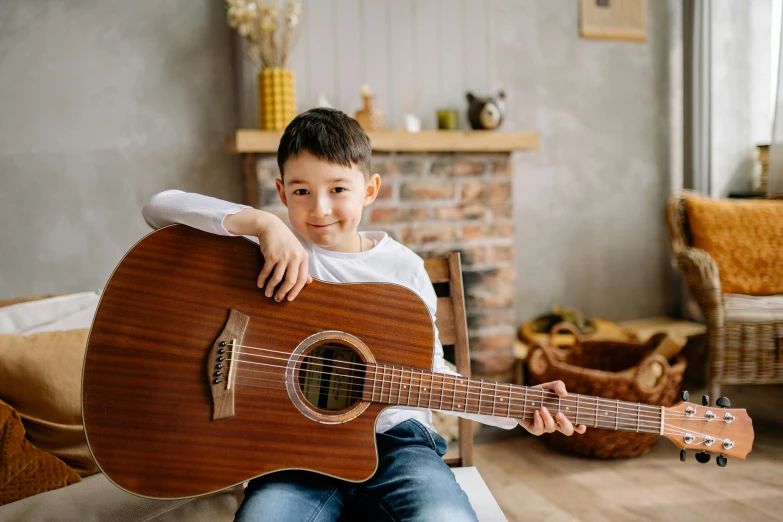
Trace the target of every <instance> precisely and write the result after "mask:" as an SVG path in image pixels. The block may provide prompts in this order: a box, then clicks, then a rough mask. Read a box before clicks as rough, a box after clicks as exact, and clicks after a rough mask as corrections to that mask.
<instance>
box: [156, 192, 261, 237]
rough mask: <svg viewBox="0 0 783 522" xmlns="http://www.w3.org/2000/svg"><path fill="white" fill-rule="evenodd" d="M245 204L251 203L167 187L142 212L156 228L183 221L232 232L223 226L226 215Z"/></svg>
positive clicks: (222, 233)
mask: <svg viewBox="0 0 783 522" xmlns="http://www.w3.org/2000/svg"><path fill="white" fill-rule="evenodd" d="M245 208H251V207H248V206H247V205H239V204H236V203H230V202H228V201H223V200H222V199H217V198H212V197H209V196H204V195H202V194H194V193H190V192H182V191H181V190H167V191H165V192H161V193H160V194H155V195H154V196H152V198H150V201H149V203H147V204H146V205H144V208H142V210H141V214H142V216H144V220H145V221H146V222H147V224H148V225H149V226H150V227H152V228H154V229H156V230H157V229H159V228H162V227H165V226H167V225H172V224H174V223H181V224H183V225H188V226H190V227H193V228H197V229H199V230H203V231H204V232H209V233H211V234H218V235H220V236H230V235H232V233H231V232H230V231H228V230H227V229H226V228H225V227H224V226H223V225H224V220H225V218H226V217H227V216H230V215H233V214H236V213H238V212H240V211H241V210H242V209H245ZM243 235H244V234H243ZM248 235H251V236H255V234H248ZM253 239H255V237H253Z"/></svg>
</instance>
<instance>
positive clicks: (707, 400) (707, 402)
mask: <svg viewBox="0 0 783 522" xmlns="http://www.w3.org/2000/svg"><path fill="white" fill-rule="evenodd" d="M701 405H702V406H709V405H710V396H709V395H702V396H701Z"/></svg>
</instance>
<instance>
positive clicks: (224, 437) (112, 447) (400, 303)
mask: <svg viewBox="0 0 783 522" xmlns="http://www.w3.org/2000/svg"><path fill="white" fill-rule="evenodd" d="M262 263H263V258H262V256H261V253H260V252H259V248H258V246H257V245H256V244H254V243H252V242H250V241H248V240H246V239H244V238H241V237H240V238H238V237H223V236H216V235H212V234H207V233H204V232H200V231H197V230H195V229H192V228H189V227H186V226H182V225H174V226H170V227H166V228H164V229H161V230H159V231H157V232H154V233H152V234H150V235H148V236H147V237H145V238H144V239H142V240H141V241H140V242H139V243H137V244H136V245H135V246H134V247H133V248H132V249H131V251H130V252H128V254H127V255H126V257H125V258H124V259H123V260H122V261H121V263H120V264H119V265H118V266H117V268H116V269H115V271H114V273H113V274H112V276H111V278H110V280H109V282H108V284H107V286H106V289H105V291H104V293H103V296H102V298H101V301H100V304H99V306H98V310H97V312H96V316H95V319H94V321H93V325H92V329H91V332H90V337H89V342H88V346H87V353H86V357H85V365H84V377H83V392H82V394H83V395H82V401H83V417H84V419H83V420H84V427H85V432H86V436H87V441H88V444H89V447H90V450H91V452H92V454H93V456H94V458H95V461H96V462H97V463H98V465H99V466H100V468H101V470H102V471H103V472H104V473H105V474H106V475H107V476H108V477H109V478H110V479H111V480H112V481H113V482H114V483H115V484H117V485H118V486H120V487H121V488H123V489H125V490H127V491H129V492H131V493H135V494H138V495H143V496H148V497H153V498H181V497H190V496H196V495H202V494H207V493H210V492H214V491H217V490H220V489H224V488H227V487H231V486H233V485H236V484H239V483H242V482H244V481H247V480H249V479H251V478H253V477H257V476H259V475H263V474H266V473H270V472H274V471H277V470H283V469H305V470H312V471H316V472H319V473H324V474H327V475H331V476H335V477H339V478H342V479H345V480H349V481H357V482H358V481H363V480H366V479H367V478H369V477H370V476H372V474H373V473H374V472H375V469H376V467H377V450H376V446H375V421H376V419H377V417H378V415H379V414H380V412H381V411H382V409H383V408H385V407H386V405H384V404H378V403H371V402H367V403H366V404H364V407H363V408H364V409H363V410H362V412H361V414H359V415H357V416H354V417H351V418H350V419H349V420H346V421H344V422H321V421H319V420H314V419H312V418H309V417H308V416H306V415H304V414H303V413H302V411H300V409H298V408H297V407H296V406H295V405H294V403H293V402H292V400H291V398H290V394H289V392H290V390H287V389H286V387H285V385H284V384H283V382H284V373H285V369H286V368H285V365H286V364H291V363H290V360H289V362H288V363H286V361H285V360H280V361H279V365H277V366H270V367H268V368H267V370H268V372H272V373H275V372H276V373H277V375H272V377H274V378H273V379H272V380H270V381H269V382H268V383H266V384H268V385H267V386H243V385H241V384H239V383H237V384H236V385H235V386H234V388H233V394H234V395H233V412H232V414H231V415H230V416H226V417H224V418H218V419H213V415H214V408H215V405H214V400H213V396H212V394H211V393H212V392H211V383H210V380H209V378H208V372H209V368H210V364H211V362H212V361H210V360H209V357H210V348H211V347H212V346H213V343H215V342H216V339H218V337H219V336H220V335H221V332H222V331H223V330H224V328H225V326H226V323H227V320H228V317H229V311H230V310H231V309H234V310H237V311H239V312H241V314H244V316H246V317H247V318H248V320H247V326H246V329H245V330H244V337H243V339H242V344H243V345H244V346H249V347H261V348H263V349H266V350H271V351H270V352H269V353H276V354H278V355H279V357H280V358H281V359H286V358H288V356H289V355H290V354H292V352H293V351H294V349H295V348H296V347H297V346H299V345H300V344H301V343H302V342H303V341H304V340H305V339H307V338H309V337H310V336H313V335H316V334H318V333H320V332H323V331H342V332H347V333H349V334H351V335H352V336H355V338H358V339H360V340H361V341H362V342H363V343H364V344H365V345H366V346H367V347H368V348H369V349H370V350H371V352H372V355H373V356H374V362H377V363H378V364H386V365H394V366H405V367H407V368H413V369H419V370H425V371H429V370H431V369H432V346H433V328H432V319H431V316H430V315H429V313H428V311H427V308H426V306H425V305H424V303H423V302H422V301H421V299H420V298H419V297H418V296H417V295H416V294H415V293H414V292H412V291H410V290H408V289H406V288H404V287H401V286H398V285H394V284H384V283H368V284H364V283H362V284H331V283H326V282H322V281H318V280H315V281H313V283H312V284H310V285H308V286H306V287H305V288H304V289H303V290H302V291H301V293H300V294H299V296H298V297H297V298H296V299H295V300H294V301H293V302H288V301H283V302H282V303H277V302H275V301H274V299H270V298H266V297H265V296H264V294H263V290H262V289H259V288H258V287H257V286H256V279H257V277H258V273H259V272H260V270H261V266H262ZM403 347H404V348H403ZM272 351H273V352H272ZM370 362H373V361H370ZM265 375H267V374H265ZM224 377H225V376H224ZM248 382H249V381H248ZM265 382H266V381H265Z"/></svg>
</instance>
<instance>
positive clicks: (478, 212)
mask: <svg viewBox="0 0 783 522" xmlns="http://www.w3.org/2000/svg"><path fill="white" fill-rule="evenodd" d="M373 169H374V171H375V172H378V173H379V174H380V175H381V179H382V185H381V192H380V195H379V197H378V199H377V200H376V201H375V203H373V204H372V205H370V207H368V208H367V209H366V210H365V214H364V218H363V224H362V227H361V229H363V230H384V231H386V232H387V233H389V234H390V235H391V236H392V237H394V238H395V239H396V240H398V241H400V242H402V243H403V244H405V245H406V246H408V247H409V248H411V249H412V250H414V251H415V252H416V253H418V254H419V255H420V256H422V257H423V258H427V257H434V256H442V255H445V254H447V253H448V252H453V251H459V252H461V254H462V267H463V277H464V281H465V293H466V300H467V315H468V328H469V334H470V346H471V357H472V369H473V373H474V374H475V375H476V376H478V377H483V378H489V379H495V380H503V381H509V380H511V377H512V365H513V358H512V355H511V347H512V344H513V342H514V337H515V326H514V325H515V309H514V299H515V294H516V284H515V282H516V272H515V269H514V225H513V221H512V213H511V210H512V208H511V178H512V176H511V173H512V169H511V162H510V157H509V155H508V154H477V155H475V154H471V155H467V154H453V153H439V154H416V153H404V154H403V153H390V154H383V153H375V154H373ZM256 172H257V176H258V178H257V179H258V185H257V188H256V187H253V189H254V190H258V195H259V197H258V203H259V205H260V207H261V208H263V209H264V210H267V211H270V212H273V213H275V214H277V215H279V216H280V217H282V218H283V219H286V217H287V216H286V211H285V207H284V206H283V205H282V203H280V201H279V198H278V196H277V191H276V190H275V187H274V180H275V178H277V177H279V171H278V169H277V164H276V159H275V157H274V156H271V155H270V156H260V157H259V159H258V162H257V164H256Z"/></svg>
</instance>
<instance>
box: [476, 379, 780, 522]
mask: <svg viewBox="0 0 783 522" xmlns="http://www.w3.org/2000/svg"><path fill="white" fill-rule="evenodd" d="M722 391H723V394H724V395H726V396H727V397H729V399H731V403H732V407H735V408H746V409H747V410H748V414H749V415H750V417H751V418H752V419H753V427H754V431H755V442H754V445H753V451H752V452H751V453H750V455H748V458H747V460H745V461H738V460H733V459H729V464H728V466H727V467H725V468H719V467H718V466H717V465H716V463H715V459H714V457H713V458H712V459H711V460H710V462H709V463H707V464H699V463H698V462H696V459H694V457H693V454H694V453H693V452H688V459H687V462H684V463H683V462H680V460H679V448H677V447H676V446H674V444H672V443H671V442H670V441H669V440H667V439H662V440H661V441H660V443H658V445H657V446H656V447H655V449H653V450H652V451H651V452H650V453H648V454H647V455H644V456H642V457H637V458H633V459H622V460H594V459H584V458H579V457H571V456H567V455H563V454H560V453H556V452H553V451H551V450H549V449H548V448H547V447H546V446H544V445H543V444H542V443H541V441H540V440H539V439H538V438H537V437H533V436H531V435H529V434H527V433H525V432H524V431H523V430H522V429H519V428H518V429H515V430H513V431H511V432H505V431H503V430H497V429H493V428H486V427H485V428H483V429H482V431H481V433H480V434H479V435H478V437H477V439H476V447H475V460H476V462H475V463H476V466H477V467H478V469H479V471H480V472H481V475H482V476H483V477H484V480H485V481H486V483H487V485H488V486H489V489H490V490H491V491H492V494H493V495H494V496H495V499H496V500H497V501H498V503H499V504H500V507H501V508H502V509H503V511H504V513H505V514H506V516H507V517H508V519H509V520H510V521H512V522H513V521H528V520H535V521H627V520H667V521H669V520H670V521H675V520H676V521H685V522H690V521H694V522H695V521H724V520H725V521H735V520H736V521H740V520H741V521H753V522H756V521H767V520H779V521H783V420H781V415H780V411H781V409H783V408H782V406H783V386H748V387H744V388H742V387H725V388H724V390H722ZM700 399H701V394H700V393H698V394H697V393H694V392H693V391H692V392H691V401H692V402H698V401H700ZM713 401H714V399H713Z"/></svg>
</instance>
